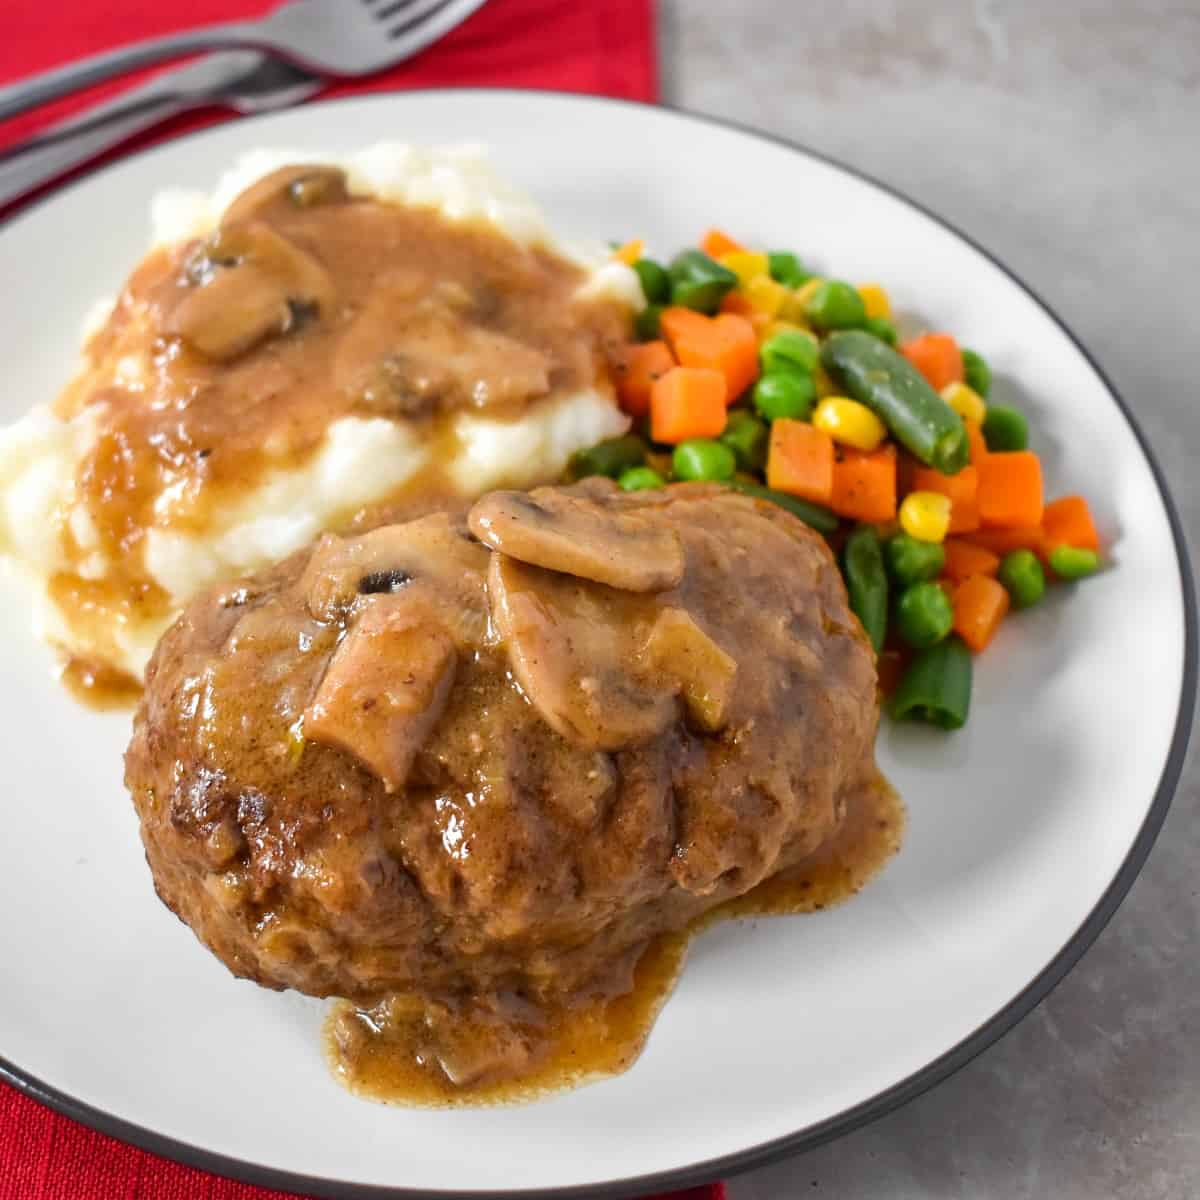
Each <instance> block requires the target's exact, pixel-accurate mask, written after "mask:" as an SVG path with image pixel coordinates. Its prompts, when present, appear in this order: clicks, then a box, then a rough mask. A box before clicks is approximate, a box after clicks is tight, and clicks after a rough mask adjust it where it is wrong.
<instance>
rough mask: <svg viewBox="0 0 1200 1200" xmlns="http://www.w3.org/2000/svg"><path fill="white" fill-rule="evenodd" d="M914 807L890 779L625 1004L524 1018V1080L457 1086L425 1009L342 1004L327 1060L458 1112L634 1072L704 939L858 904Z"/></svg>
mask: <svg viewBox="0 0 1200 1200" xmlns="http://www.w3.org/2000/svg"><path fill="white" fill-rule="evenodd" d="M904 821H905V815H904V804H903V802H902V801H901V799H900V797H899V795H898V794H897V792H896V791H895V789H893V788H892V787H891V786H890V785H889V784H888V783H887V781H886V780H884V779H883V777H882V776H879V778H878V780H877V782H876V784H875V785H874V786H872V787H870V788H867V789H865V790H864V791H863V792H862V793H861V796H860V797H859V799H858V802H857V803H851V804H850V805H849V807H848V810H847V813H846V818H845V820H844V821H843V823H842V825H841V827H840V829H839V831H838V832H837V833H836V834H835V835H834V836H833V837H832V838H830V839H829V841H828V842H827V843H826V844H825V845H823V846H822V847H821V848H820V849H819V850H817V851H816V852H815V853H814V854H813V855H811V856H810V857H809V858H808V859H806V860H805V861H804V862H803V863H801V864H799V865H798V866H796V867H795V868H793V869H791V870H789V871H786V872H783V873H781V874H779V875H776V876H773V877H772V878H770V879H768V880H766V881H764V882H763V883H761V884H759V885H758V886H757V887H756V888H753V889H752V890H751V891H749V892H747V893H746V894H745V895H744V896H740V897H738V898H736V899H734V900H731V901H728V902H727V903H725V904H722V905H721V906H719V907H718V908H715V909H712V910H711V911H710V912H708V913H705V914H704V915H703V916H702V917H701V918H700V919H699V920H697V921H694V922H693V923H692V924H691V925H690V926H689V927H688V928H687V929H684V930H682V931H680V932H676V933H670V934H665V935H662V936H659V937H657V938H655V939H654V940H652V941H651V942H650V944H649V945H648V946H647V947H646V948H645V949H644V950H643V951H642V953H641V956H640V958H638V960H637V962H636V964H634V965H633V967H632V973H631V977H630V978H629V979H627V980H626V981H625V987H624V989H623V990H620V991H619V992H618V993H617V994H614V995H600V996H589V997H587V998H585V999H583V1000H582V1001H580V1002H577V1003H575V1004H572V1005H569V1006H567V1005H564V1006H561V1007H558V1008H556V1009H553V1010H550V1011H545V1010H536V1009H533V1008H532V1006H528V1007H527V1008H526V1009H524V1010H522V1011H520V1012H518V1013H516V1014H515V1015H514V1016H513V1018H512V1019H511V1020H510V1021H509V1023H508V1027H507V1028H506V1029H505V1030H504V1031H503V1033H504V1034H511V1033H512V1032H513V1031H514V1030H515V1033H516V1035H517V1036H518V1037H519V1038H520V1039H522V1040H523V1042H524V1043H525V1045H526V1047H529V1046H532V1047H533V1050H532V1055H531V1058H530V1060H529V1062H528V1063H526V1064H525V1065H524V1066H523V1067H522V1069H521V1071H520V1073H519V1074H518V1075H514V1076H509V1077H505V1078H496V1077H491V1078H486V1077H485V1078H484V1079H482V1080H480V1081H478V1082H473V1083H467V1084H465V1085H456V1084H454V1083H452V1082H451V1081H450V1079H449V1078H448V1077H447V1076H446V1074H445V1072H444V1071H443V1070H442V1068H441V1066H440V1065H439V1064H438V1062H437V1060H436V1058H435V1057H434V1056H433V1055H432V1054H431V1053H430V1052H429V1050H428V1048H427V1043H428V1041H429V1032H428V1027H427V1024H426V1018H425V1010H424V1007H423V1005H422V1004H421V1003H420V1002H415V1003H413V1004H411V1005H407V1004H406V1003H405V1002H403V1001H400V1002H396V1001H391V1002H385V1003H384V1004H381V1005H377V1006H376V1007H375V1008H372V1009H363V1008H358V1007H356V1006H354V1005H353V1004H351V1003H349V1002H348V1001H338V1002H337V1003H336V1004H335V1005H334V1006H333V1008H332V1009H331V1011H330V1013H329V1015H328V1017H327V1018H326V1023H325V1032H324V1045H325V1054H326V1058H327V1060H328V1062H329V1065H330V1068H331V1070H332V1072H333V1074H334V1076H335V1077H336V1078H337V1079H338V1080H339V1082H341V1083H342V1084H343V1085H344V1086H345V1087H347V1088H348V1089H349V1090H350V1091H352V1092H354V1093H356V1094H358V1095H361V1096H364V1097H366V1098H368V1099H371V1100H376V1101H381V1102H383V1103H387V1104H397V1105H405V1106H410V1107H424V1108H449V1107H455V1106H467V1105H471V1106H475V1105H493V1104H521V1103H527V1102H530V1101H533V1100H537V1099H538V1098H540V1097H542V1096H545V1095H547V1094H549V1093H552V1092H557V1091H562V1090H564V1089H567V1088H571V1087H576V1086H578V1085H580V1084H582V1083H585V1082H587V1081H589V1080H592V1079H598V1078H603V1077H606V1076H612V1075H619V1074H621V1073H622V1072H624V1071H627V1070H628V1069H629V1068H630V1067H631V1066H632V1065H633V1064H634V1063H635V1062H636V1061H637V1058H638V1056H639V1055H640V1054H641V1052H642V1049H643V1047H644V1046H645V1044H646V1041H647V1039H648V1037H649V1035H650V1030H651V1028H652V1027H653V1025H654V1021H655V1018H656V1017H657V1016H658V1013H659V1011H660V1010H661V1008H662V1006H663V1004H664V1003H665V1002H666V1000H667V998H668V997H669V996H670V994H671V991H672V990H673V988H674V986H675V983H676V981H677V980H678V978H679V975H680V972H681V971H682V969H683V966H684V962H685V961H686V959H687V951H688V945H689V942H690V941H691V939H692V937H694V936H695V935H696V934H699V933H701V932H703V930H705V929H707V928H708V927H709V926H710V925H712V924H715V923H716V922H717V921H721V920H726V919H730V918H745V917H757V916H779V915H784V914H792V913H809V912H816V911H819V910H822V909H825V908H829V907H831V906H833V905H835V904H839V903H841V902H842V901H845V900H848V899H849V898H850V897H851V896H854V895H856V894H857V893H858V892H859V891H861V890H862V888H863V886H864V885H865V884H866V883H867V882H868V881H869V880H870V879H871V878H872V877H873V876H874V875H875V874H877V873H878V872H879V871H880V870H881V869H882V868H883V866H884V864H885V863H886V862H887V861H888V859H890V858H891V857H892V855H893V854H895V853H896V851H897V850H898V849H899V848H900V842H901V839H902V836H903V832H904ZM457 1019H458V1020H459V1021H460V1022H462V1024H461V1025H460V1026H459V1028H460V1029H461V1030H462V1032H463V1033H464V1035H465V1036H467V1037H473V1036H480V1035H483V1036H487V1035H488V1033H489V1032H490V1031H488V1030H486V1029H484V1030H480V1029H479V1028H478V1026H476V1027H474V1028H473V1027H472V1022H471V1020H470V1018H469V1017H467V1016H465V1015H460V1016H459V1017H458V1018H457Z"/></svg>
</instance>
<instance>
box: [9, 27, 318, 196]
mask: <svg viewBox="0 0 1200 1200" xmlns="http://www.w3.org/2000/svg"><path fill="white" fill-rule="evenodd" d="M324 86H325V81H324V80H321V79H318V78H316V77H315V76H313V75H309V74H308V73H307V72H305V71H302V70H300V69H299V68H298V67H293V66H290V65H289V64H287V63H285V62H282V61H280V60H279V59H275V58H271V57H270V56H269V55H265V54H259V53H258V52H257V51H254V50H228V51H224V52H223V53H220V54H210V55H208V56H207V57H205V58H201V59H198V60H197V61H196V62H194V63H191V64H189V65H188V66H185V67H179V68H177V69H176V70H174V71H166V72H164V73H163V74H161V75H156V76H155V77H154V78H153V79H151V80H150V81H149V82H148V83H144V84H142V85H141V86H140V87H136V88H131V89H130V90H129V91H126V92H122V93H121V94H120V95H119V96H116V97H114V98H113V99H112V100H109V101H106V102H105V103H103V104H100V105H97V106H96V107H94V108H90V109H88V110H87V111H86V112H84V113H82V114H81V115H80V116H77V117H71V118H69V119H68V120H66V121H61V122H59V123H58V124H57V125H53V126H51V127H50V128H49V129H48V130H46V131H44V132H43V133H41V134H39V135H38V136H37V137H35V138H33V139H32V140H30V141H27V142H22V143H20V144H19V145H17V146H15V147H13V148H12V149H11V150H5V151H3V152H0V206H3V205H5V204H7V203H8V202H9V201H11V200H15V199H17V197H19V196H23V195H24V194H25V193H26V192H30V191H32V190H33V189H34V188H36V187H39V186H40V185H41V184H43V183H46V182H48V181H49V180H51V179H54V178H56V177H57V176H59V175H61V174H63V173H64V172H65V171H69V170H70V169H71V168H72V167H76V166H78V165H79V164H80V163H85V162H87V161H89V160H90V159H92V158H95V157H96V156H97V155H98V154H102V153H103V152H104V151H105V150H108V149H109V148H110V147H112V146H116V145H119V144H120V143H121V142H124V141H126V140H128V139H129V138H131V137H133V136H135V135H136V134H139V133H141V132H143V131H144V130H146V129H150V128H151V127H152V126H154V125H157V124H158V123H159V122H160V121H165V120H166V119H167V118H168V117H173V116H175V115H176V114H177V113H181V112H188V111H189V110H191V109H196V108H206V107H209V106H210V105H220V106H222V107H225V108H232V109H235V110H236V111H237V112H240V113H256V112H269V111H271V110H272V109H276V108H286V107H288V106H289V105H292V104H299V103H300V101H302V100H307V99H308V98H309V97H310V96H313V95H315V94H316V93H317V92H319V91H320V90H321V89H322V88H323V87H324Z"/></svg>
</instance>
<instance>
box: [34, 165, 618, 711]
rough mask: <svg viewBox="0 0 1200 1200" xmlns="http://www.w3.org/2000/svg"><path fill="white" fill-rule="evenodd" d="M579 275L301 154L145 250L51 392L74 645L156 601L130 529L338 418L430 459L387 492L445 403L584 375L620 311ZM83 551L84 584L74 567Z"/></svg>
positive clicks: (582, 379)
mask: <svg viewBox="0 0 1200 1200" xmlns="http://www.w3.org/2000/svg"><path fill="white" fill-rule="evenodd" d="M585 278H586V276H585V274H584V272H583V270H582V269H581V268H580V267H578V266H577V265H575V264H574V263H571V262H569V261H567V260H566V259H564V258H561V257H559V256H558V255H556V254H554V253H552V252H551V251H549V250H547V249H544V248H542V247H539V246H527V245H523V244H520V243H517V242H515V241H513V240H512V239H510V238H509V237H507V236H506V235H505V234H503V233H502V232H500V231H499V230H497V229H495V228H494V227H492V226H490V225H487V224H485V223H483V222H475V223H470V222H455V221H450V220H448V219H447V218H445V217H444V216H442V215H441V214H440V213H439V212H437V211H435V210H432V209H420V208H407V207H402V206H399V205H394V204H388V203H383V202H380V201H377V200H374V199H371V198H364V197H358V196H351V195H349V194H347V192H346V190H345V187H344V180H343V178H342V176H341V173H340V172H339V171H336V170H334V169H332V168H321V167H305V168H299V167H286V168H283V169H282V170H280V171H279V172H276V173H274V174H273V175H270V176H267V177H266V178H265V179H264V180H261V181H260V182H259V183H257V184H255V185H253V186H252V187H251V188H249V189H247V191H246V192H244V193H242V195H241V196H240V197H239V198H238V199H237V200H236V201H234V203H233V205H231V207H230V209H229V210H228V211H227V212H226V214H225V216H224V217H223V219H222V223H221V226H220V227H219V228H218V229H217V230H215V231H214V232H213V234H212V235H210V236H209V237H207V238H205V239H202V240H195V241H191V242H187V243H183V244H179V245H175V246H170V247H166V248H160V249H157V250H154V251H153V252H151V253H150V254H149V255H148V256H147V257H146V259H145V260H144V261H143V262H142V263H141V264H140V265H139V266H138V267H137V268H136V270H135V271H134V272H133V274H132V276H131V277H130V278H129V280H128V282H127V283H126V285H125V288H124V290H123V291H122V293H121V295H120V297H119V298H118V301H117V303H116V305H115V307H114V310H113V312H112V314H111V316H110V317H109V319H108V320H107V321H106V323H105V324H104V326H103V327H102V328H101V329H100V330H99V331H98V332H97V333H96V334H95V335H94V336H93V337H92V338H91V340H90V342H89V343H88V345H87V347H86V348H85V356H84V369H83V371H82V373H81V374H80V375H79V376H78V377H77V378H76V379H75V380H73V381H72V382H71V384H70V385H68V387H67V388H66V389H65V390H64V392H63V394H62V395H61V396H60V397H59V399H58V402H57V404H56V411H57V412H58V414H59V415H60V416H61V417H63V418H64V419H67V418H70V417H73V416H74V415H76V414H77V413H79V412H80V411H82V410H84V409H88V410H90V411H92V412H93V413H95V414H96V421H97V430H96V432H97V436H96V440H95V443H94V444H93V445H92V447H91V448H90V450H89V451H88V452H87V454H86V455H85V457H84V459H83V460H82V461H81V463H80V464H79V467H78V468H77V473H76V481H75V482H76V494H77V497H78V499H77V501H76V504H77V505H78V506H80V507H82V508H83V509H85V510H86V513H87V516H88V517H89V518H90V522H89V525H90V527H91V530H92V535H93V537H94V540H93V541H92V542H91V544H89V545H86V546H81V545H78V544H77V543H76V541H75V538H74V533H73V530H74V528H75V525H74V523H72V522H64V524H63V529H62V534H61V537H62V546H63V551H64V555H65V557H66V559H67V561H68V562H69V563H70V564H71V565H70V567H69V568H68V569H67V570H66V571H64V572H63V573H62V574H61V575H60V577H59V578H58V579H56V580H55V581H54V583H53V585H52V589H51V599H52V600H53V601H54V603H55V604H56V606H57V607H58V608H59V609H60V610H61V612H62V614H63V616H64V617H65V619H66V620H67V621H68V622H69V623H70V624H71V626H72V628H73V630H75V631H77V632H78V638H77V641H78V642H79V643H80V644H83V645H86V646H87V647H89V651H88V653H89V657H91V658H93V659H104V658H106V657H109V656H110V650H111V645H110V642H111V633H110V632H109V631H111V630H112V629H114V628H118V627H119V626H120V625H121V624H122V622H123V621H124V620H128V619H129V617H130V615H131V614H133V615H135V616H136V618H137V619H138V620H141V621H146V620H155V619H161V618H163V617H165V616H167V615H168V614H169V613H170V612H171V610H172V608H173V602H172V598H171V597H169V596H168V595H167V594H166V593H165V592H164V591H163V590H162V589H161V588H159V587H157V586H156V584H155V583H154V580H153V578H152V577H151V576H150V574H149V571H148V570H147V568H146V566H145V564H144V559H143V554H144V548H145V539H146V535H147V533H148V531H149V530H150V529H151V528H170V529H172V530H176V531H179V532H183V533H191V534H196V533H202V532H203V531H204V530H205V529H206V528H208V526H209V522H210V520H211V519H212V516H213V514H214V512H215V511H216V510H218V509H219V508H222V507H224V506H228V505H231V504H233V503H236V502H237V500H239V499H240V498H241V497H242V496H244V495H245V494H246V493H248V492H249V491H251V490H252V489H253V488H254V487H255V486H256V485H257V484H258V483H259V482H260V481H261V480H262V478H263V477H264V475H265V474H266V473H267V472H270V471H277V470H280V469H288V468H291V467H294V466H299V465H302V464H303V463H304V462H305V461H306V460H307V459H309V458H310V457H311V456H312V455H313V454H314V453H315V452H316V451H317V449H318V448H319V447H320V446H321V444H322V442H323V439H324V436H325V433H326V430H327V429H328V427H329V426H330V425H331V424H332V423H333V422H335V421H337V420H339V419H341V418H343V417H349V416H356V417H361V418H384V419H387V420H392V421H395V422H397V423H399V424H403V425H405V426H407V427H408V428H410V429H412V430H413V431H414V432H415V433H416V434H417V435H418V436H419V437H421V438H422V440H425V441H427V442H429V443H431V444H432V451H433V455H432V461H433V463H434V465H433V466H432V467H431V468H429V469H428V470H426V471H424V472H422V473H421V477H420V478H419V479H413V480H410V481H409V482H408V483H407V484H405V485H404V486H403V488H402V489H401V491H402V493H405V494H408V493H414V492H426V491H429V490H434V491H437V490H439V489H440V490H445V487H446V486H447V484H446V481H445V480H444V479H443V477H442V473H441V472H440V471H439V470H438V469H437V466H436V464H437V461H438V459H439V457H440V455H439V452H440V451H441V450H443V449H444V448H445V447H444V445H443V442H444V439H445V438H446V437H447V436H449V429H450V427H451V425H452V424H453V417H454V415H455V414H456V413H457V412H459V411H461V410H464V409H470V410H472V411H475V412H482V411H486V412H487V413H488V415H489V416H491V417H494V418H499V419H510V418H516V417H519V416H520V415H521V414H522V413H523V412H524V411H525V409H526V408H527V407H528V406H529V405H530V404H534V403H537V402H540V401H543V400H546V399H551V398H553V397H556V396H559V395H566V394H569V393H571V392H573V391H578V390H581V389H582V388H584V387H588V386H591V385H593V384H595V383H596V382H597V381H601V380H604V379H606V378H607V377H608V364H609V358H610V356H611V355H612V354H614V353H615V352H616V349H617V347H618V346H619V345H620V344H621V343H623V342H624V340H625V338H626V336H627V321H628V318H627V315H626V314H624V313H623V311H622V310H621V309H620V308H619V306H616V305H613V304H612V303H610V302H607V301H602V300H584V299H580V298H579V297H578V296H577V295H576V293H577V292H578V290H579V288H580V285H581V284H582V283H583V282H584V281H585ZM358 515H359V516H360V514H358ZM355 517H356V514H355V513H353V512H346V513H344V514H341V520H340V521H336V522H335V524H341V523H354V520H355ZM97 551H99V552H100V553H102V554H103V556H104V560H105V564H106V565H105V570H104V574H103V576H102V577H100V578H97V577H96V575H95V572H94V570H93V571H89V570H87V568H86V567H85V565H84V564H85V562H86V561H87V560H88V559H89V557H92V556H93V555H94V554H95V552H97ZM77 568H79V569H77ZM114 657H119V656H115V655H114ZM72 670H82V669H81V668H80V669H76V668H72ZM84 694H85V695H92V694H93V693H92V692H91V691H90V690H89V689H87V688H85V689H84Z"/></svg>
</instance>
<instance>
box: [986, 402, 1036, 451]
mask: <svg viewBox="0 0 1200 1200" xmlns="http://www.w3.org/2000/svg"><path fill="white" fill-rule="evenodd" d="M983 440H984V441H985V442H986V443H987V448H988V449H989V450H991V451H992V452H993V453H1000V452H1001V451H1004V450H1024V449H1025V447H1026V446H1028V445H1029V422H1028V421H1026V420H1025V414H1024V413H1023V412H1021V411H1020V409H1017V408H1010V407H1009V406H1008V405H1007V404H989V405H988V410H987V416H985V417H984V418H983Z"/></svg>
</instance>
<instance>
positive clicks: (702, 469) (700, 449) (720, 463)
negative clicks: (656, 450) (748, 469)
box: [671, 438, 737, 480]
mask: <svg viewBox="0 0 1200 1200" xmlns="http://www.w3.org/2000/svg"><path fill="white" fill-rule="evenodd" d="M671 467H672V469H673V470H674V472H675V478H676V479H686V480H722V479H732V478H733V473H734V471H736V470H737V459H736V458H734V456H733V451H732V450H730V448H729V447H728V446H723V445H722V444H721V443H720V442H715V441H713V440H712V439H711V438H689V439H688V440H687V441H686V442H680V443H679V445H678V446H676V447H675V451H674V453H673V454H672V455H671Z"/></svg>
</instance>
